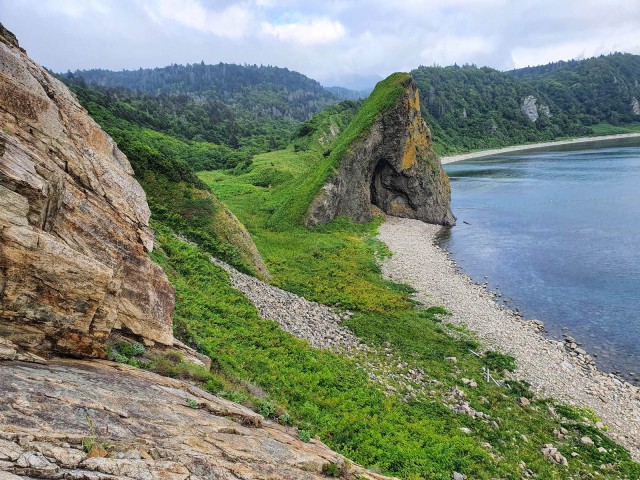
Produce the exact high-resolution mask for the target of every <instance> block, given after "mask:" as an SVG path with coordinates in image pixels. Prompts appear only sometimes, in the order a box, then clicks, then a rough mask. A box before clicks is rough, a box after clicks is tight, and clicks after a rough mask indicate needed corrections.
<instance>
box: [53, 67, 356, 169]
mask: <svg viewBox="0 0 640 480" xmlns="http://www.w3.org/2000/svg"><path fill="white" fill-rule="evenodd" d="M60 78H61V80H63V81H64V82H65V83H67V84H68V85H73V86H75V87H78V88H81V89H89V90H92V91H94V92H97V93H98V94H99V95H101V96H102V97H103V98H102V99H101V102H102V104H103V105H105V106H107V107H108V108H109V109H111V110H112V111H113V112H114V113H115V114H116V115H117V116H118V117H119V118H123V119H126V120H129V121H131V122H132V123H134V124H136V125H139V126H142V127H147V128H151V129H153V130H156V131H159V132H162V133H165V134H168V135H171V136H174V137H176V138H179V139H182V140H194V141H206V142H212V143H215V144H218V145H224V146H227V147H231V148H234V149H235V148H244V149H250V150H252V151H253V152H264V151H268V150H274V149H277V148H283V147H284V146H286V145H287V143H288V141H289V138H290V136H291V134H292V133H293V132H294V131H295V129H296V128H297V126H298V125H299V124H300V122H303V121H306V120H308V119H309V118H310V117H311V115H313V114H314V113H317V112H319V111H321V110H322V109H323V108H325V107H327V106H329V105H331V104H334V103H337V102H339V101H340V100H341V98H344V97H343V96H342V97H339V96H336V95H334V94H332V93H330V92H329V91H327V90H325V89H324V88H323V87H322V86H321V85H320V84H319V83H318V82H316V81H315V80H312V79H310V78H307V77H305V76H304V75H302V74H300V73H297V72H292V71H290V70H288V69H286V68H277V67H271V66H257V65H233V64H223V63H220V64H218V65H205V64H202V63H201V64H193V65H171V66H168V67H165V68H154V69H139V70H132V71H118V72H111V71H108V70H101V69H96V70H83V71H76V72H74V73H71V72H68V73H66V74H64V75H60ZM207 168H211V167H207Z"/></svg>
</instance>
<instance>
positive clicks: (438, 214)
mask: <svg viewBox="0 0 640 480" xmlns="http://www.w3.org/2000/svg"><path fill="white" fill-rule="evenodd" d="M393 78H394V81H396V82H397V83H398V85H399V86H400V87H401V88H402V94H401V95H399V96H398V97H397V99H396V100H395V101H394V103H393V104H392V106H391V107H389V108H388V109H385V110H384V111H381V112H380V113H379V114H378V116H377V118H376V121H375V122H374V124H373V126H372V127H371V129H370V130H368V131H367V132H365V134H364V136H363V137H360V138H357V139H356V140H355V141H354V143H353V144H352V145H351V146H350V148H349V149H348V151H347V152H346V153H345V155H344V156H343V158H342V159H341V160H340V165H339V166H338V168H337V171H336V173H335V174H334V175H333V176H332V178H331V179H330V180H329V181H328V182H327V184H326V185H325V186H324V187H323V188H322V190H321V192H320V193H319V194H318V196H317V197H316V198H315V199H314V200H313V202H312V204H311V206H310V208H309V211H308V214H307V217H306V224H307V225H308V226H314V225H319V224H323V223H327V222H329V221H331V220H333V219H334V218H335V217H337V216H341V215H344V216H347V217H349V218H351V219H353V220H355V221H357V222H366V221H369V220H371V219H372V218H373V215H374V214H375V212H376V211H380V210H382V211H383V212H385V213H387V214H389V215H394V216H398V217H406V218H413V219H417V220H422V221H424V222H428V223H435V224H440V225H453V224H454V223H455V217H454V216H453V214H452V212H451V190H450V187H449V179H448V177H447V175H446V173H445V172H444V170H443V169H442V165H441V164H440V161H439V160H438V158H437V156H436V154H435V152H434V151H433V149H432V142H431V133H430V132H429V129H428V128H427V126H426V125H425V123H424V120H423V119H422V114H421V113H420V97H419V93H418V87H417V85H416V83H415V82H414V80H413V79H412V78H411V77H410V76H409V75H408V74H394V77H393ZM389 80H390V79H387V80H385V82H388V81H389ZM382 83H383V82H381V84H382ZM381 84H379V85H378V86H377V87H376V89H375V90H374V91H373V92H372V93H371V95H370V96H369V98H368V99H367V102H371V104H372V105H375V104H385V103H386V99H384V98H381V97H383V96H385V95H388V94H389V91H387V90H385V89H384V88H381ZM365 107H366V105H365V106H363V107H362V109H361V112H360V113H358V115H361V114H362V111H364V110H365ZM359 121H361V120H360V119H359V118H358V116H356V118H355V119H354V120H353V122H355V123H356V124H357V123H358V122H359Z"/></svg>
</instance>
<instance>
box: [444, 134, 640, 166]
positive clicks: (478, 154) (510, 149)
mask: <svg viewBox="0 0 640 480" xmlns="http://www.w3.org/2000/svg"><path fill="white" fill-rule="evenodd" d="M638 137H640V132H639V133H622V134H619V135H601V136H598V137H580V138H574V139H571V140H559V141H557V142H541V143H531V144H526V145H513V146H511V147H504V148H494V149H491V150H480V151H478V152H469V153H463V154H460V155H451V156H449V157H442V158H440V162H441V163H442V165H446V164H447V163H454V162H461V161H463V160H470V159H472V158H480V157H488V156H489V155H497V154H500V153H510V152H519V151H521V150H535V149H538V148H547V147H559V146H561V145H575V144H580V143H590V142H603V141H607V140H618V139H623V138H638Z"/></svg>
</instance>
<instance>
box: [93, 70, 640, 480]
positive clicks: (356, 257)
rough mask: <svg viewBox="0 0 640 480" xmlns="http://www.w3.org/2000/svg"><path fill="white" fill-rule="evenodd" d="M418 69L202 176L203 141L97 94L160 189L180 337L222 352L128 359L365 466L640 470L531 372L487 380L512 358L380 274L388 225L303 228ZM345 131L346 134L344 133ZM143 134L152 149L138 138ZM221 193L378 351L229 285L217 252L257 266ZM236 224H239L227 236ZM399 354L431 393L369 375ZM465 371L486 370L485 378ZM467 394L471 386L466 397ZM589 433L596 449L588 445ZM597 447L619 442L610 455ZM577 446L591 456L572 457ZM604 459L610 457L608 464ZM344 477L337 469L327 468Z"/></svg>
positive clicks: (503, 472)
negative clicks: (281, 321) (454, 326)
mask: <svg viewBox="0 0 640 480" xmlns="http://www.w3.org/2000/svg"><path fill="white" fill-rule="evenodd" d="M406 79H407V76H406V75H403V74H396V75H394V76H392V77H390V78H389V79H387V80H386V81H384V82H382V83H381V84H379V86H378V88H376V91H374V93H373V94H372V95H371V96H370V98H369V99H368V100H367V101H366V102H364V103H363V104H362V107H360V109H359V110H358V112H357V113H356V110H357V109H358V104H356V103H354V102H345V103H343V104H340V105H336V106H334V107H332V108H329V109H327V110H325V111H323V112H322V113H320V114H319V115H317V116H316V117H314V118H313V119H312V120H311V121H308V122H305V123H298V124H297V125H298V126H297V133H296V134H295V138H294V139H293V140H292V143H291V145H290V146H289V147H288V148H287V149H285V150H280V151H271V152H266V153H262V154H260V155H256V156H254V157H253V159H252V161H250V162H248V161H247V162H240V163H235V164H233V163H230V164H228V165H227V166H228V169H226V170H217V171H211V172H204V173H200V174H199V178H195V177H194V176H193V173H192V170H191V166H192V165H194V163H192V162H191V161H190V160H189V155H188V154H185V155H184V156H181V155H182V154H181V153H180V152H184V150H182V149H183V148H188V147H189V145H191V146H193V145H192V144H190V143H189V142H193V141H194V140H193V139H189V138H186V139H176V138H173V137H171V134H170V133H167V132H165V133H159V132H154V133H151V131H147V130H148V127H144V126H142V125H140V124H138V123H136V122H133V121H129V120H123V119H122V118H120V117H119V116H118V115H116V114H115V113H114V112H115V110H114V109H113V108H112V107H105V106H104V105H103V104H101V103H100V102H94V103H93V104H92V103H91V102H88V101H86V99H85V101H86V102H87V103H86V105H89V106H88V107H87V108H89V110H90V112H91V113H92V114H94V115H95V117H96V118H97V119H98V121H99V122H100V123H101V124H102V125H103V126H104V127H105V129H106V130H107V131H108V132H109V133H111V132H114V138H116V141H117V142H118V144H119V146H121V148H122V149H123V150H124V151H126V152H128V154H130V155H131V157H130V160H131V162H132V164H133V166H134V169H135V171H136V175H137V177H138V178H139V179H140V180H141V182H142V185H143V187H144V188H145V190H146V191H147V195H148V197H149V201H150V206H151V209H152V213H153V217H152V218H153V222H152V226H153V228H154V230H155V231H156V235H157V242H156V248H155V250H154V251H153V253H152V254H151V256H152V258H153V259H154V260H155V261H156V262H157V263H158V264H159V265H161V266H162V267H163V269H164V270H165V272H166V273H167V275H168V276H169V278H170V280H171V282H172V283H173V285H174V286H175V287H176V300H177V302H176V309H175V317H174V332H175V334H176V336H177V337H178V338H180V339H182V340H183V341H184V342H186V343H187V344H189V345H190V346H192V347H194V348H196V349H198V350H199V351H201V352H203V353H205V354H206V355H208V356H209V357H210V358H211V359H212V362H213V363H212V368H211V370H210V371H207V370H206V369H203V368H202V367H197V366H195V365H193V364H190V363H189V362H185V361H184V359H182V358H181V356H180V355H176V354H175V353H171V352H168V353H165V354H163V355H160V354H158V355H155V356H154V355H151V354H149V353H148V352H145V353H142V354H133V351H136V347H130V348H129V349H127V348H125V347H124V346H121V345H116V346H115V347H114V349H115V351H116V352H117V355H122V356H123V357H124V358H126V359H127V360H126V361H127V363H133V362H136V363H137V365H138V366H140V367H142V368H149V369H152V370H154V371H158V372H160V373H163V374H165V375H169V376H174V377H181V378H189V379H191V380H192V381H194V382H196V383H199V384H200V385H202V386H203V387H204V388H206V389H207V390H208V391H210V392H213V393H216V394H219V395H222V396H224V397H225V398H228V399H230V400H233V401H237V402H241V403H243V404H245V405H247V406H249V407H251V408H254V409H255V410H257V411H260V412H262V413H263V414H265V415H266V416H268V417H270V418H274V419H278V421H279V422H280V423H282V424H294V425H296V426H297V427H298V429H299V430H298V432H299V437H300V439H301V440H303V441H310V440H311V438H313V437H314V436H317V437H319V438H320V439H321V440H322V441H324V442H326V443H327V444H329V445H330V446H331V447H333V448H334V449H336V450H338V451H339V452H341V453H343V454H344V455H346V456H347V457H349V458H351V459H353V460H354V461H356V462H358V463H360V464H363V465H365V466H367V467H369V468H372V469H374V470H377V471H381V472H383V473H386V474H392V475H397V476H400V477H402V478H406V479H418V478H434V479H450V478H451V474H452V472H453V471H459V472H463V473H465V474H467V475H469V476H473V477H474V478H479V479H489V478H498V477H500V478H520V477H521V476H522V474H523V472H522V469H521V466H520V463H521V462H524V463H525V464H526V466H527V468H528V469H531V470H532V471H533V472H535V474H536V475H538V477H539V478H551V479H564V478H588V477H589V476H592V475H595V474H598V475H601V476H602V478H629V479H631V478H637V477H638V475H640V466H638V465H637V464H635V463H633V462H632V461H631V459H630V456H629V454H628V452H626V451H625V450H624V449H623V448H621V447H620V446H617V445H615V444H614V443H612V442H611V441H610V440H609V439H608V438H607V437H606V436H605V435H604V434H603V433H602V432H599V431H598V430H597V429H595V427H594V419H593V418H589V417H587V418H586V419H585V418H582V417H583V416H584V415H582V416H579V415H580V414H581V413H582V412H575V411H574V410H572V409H566V407H562V406H559V405H556V404H555V402H553V401H551V400H540V399H535V400H532V401H531V403H530V405H528V406H523V405H521V404H520V403H518V399H520V398H521V397H522V396H528V397H532V395H531V392H529V391H528V389H527V385H526V384H524V383H522V382H516V381H511V380H509V381H507V382H505V384H504V386H498V385H496V384H495V383H493V382H486V381H484V380H483V378H484V376H483V374H484V372H485V371H486V369H487V368H488V369H489V370H490V371H491V374H492V375H493V376H494V377H495V378H496V379H498V380H504V377H503V371H504V370H511V369H512V368H513V359H512V358H510V357H508V356H506V355H501V354H498V353H491V352H485V354H484V355H481V356H477V355H476V354H475V353H474V352H476V353H477V352H481V350H482V349H481V346H480V345H478V343H477V342H476V340H475V339H474V338H473V337H472V336H470V335H468V334H466V333H465V332H464V331H458V330H456V331H455V335H451V328H450V327H449V326H448V325H446V324H443V323H442V321H441V317H442V315H443V313H444V312H443V311H442V309H439V308H434V309H428V310H421V309H418V308H416V305H415V303H414V302H413V301H412V299H411V297H410V294H411V291H410V289H409V288H407V287H406V286H403V285H397V284H393V283H391V282H388V281H385V280H383V279H382V278H381V275H380V268H379V265H378V262H377V259H379V258H384V257H385V256H387V255H388V254H389V252H388V250H387V249H386V247H385V246H384V245H383V244H382V243H380V242H379V241H377V240H376V239H375V232H376V228H377V225H378V223H377V221H374V222H371V223H369V224H365V225H356V224H353V223H351V222H349V221H347V220H345V219H338V220H336V221H334V222H332V223H331V224H329V225H325V226H322V227H319V228H316V229H314V230H308V229H305V228H303V227H302V226H301V223H300V219H301V217H302V216H303V215H304V213H305V212H306V210H307V208H308V205H309V203H310V201H311V199H312V198H313V196H315V194H316V192H317V191H318V189H319V188H320V187H321V185H322V184H323V183H324V181H325V180H326V178H327V177H328V175H330V174H331V172H332V171H333V168H335V165H337V162H338V161H339V160H340V158H341V156H342V155H343V154H344V153H345V152H347V151H348V148H349V147H350V145H351V144H352V143H353V142H354V141H358V139H360V138H361V136H362V135H363V134H364V133H366V132H367V131H368V129H369V128H370V127H371V125H372V124H373V121H374V120H375V116H376V115H377V114H378V113H380V112H383V111H384V110H385V109H386V108H388V107H389V106H390V105H392V104H393V102H394V101H395V100H396V99H397V98H398V95H399V94H400V93H401V91H402V90H401V84H402V82H404V81H405V80H406ZM81 88H82V87H81ZM176 88H177V87H176ZM89 98H91V97H89ZM136 108H137V107H136ZM234 108H235V107H234ZM123 122H124V123H123ZM145 129H146V130H145ZM336 131H340V132H342V134H341V135H339V136H338V137H337V138H335V139H334V136H335V133H332V132H336ZM156 135H158V136H156ZM136 141H139V143H140V145H135V148H134V145H133V144H134V143H135V142H136ZM171 141H175V142H181V143H177V144H175V145H178V146H177V147H175V148H176V150H175V151H176V152H177V153H176V154H175V155H174V154H172V153H170V151H169V149H168V147H166V146H165V143H170V144H171V145H174V144H172V143H171ZM175 145H174V146H175ZM185 145H186V147H185ZM205 184H206V185H205ZM208 188H211V190H212V191H213V192H215V194H216V195H217V196H218V197H219V198H220V199H222V201H224V202H225V203H226V204H227V205H228V206H229V207H230V210H231V211H233V212H234V213H235V215H237V216H238V218H239V219H240V220H241V221H242V222H243V223H244V224H245V225H246V227H247V229H248V230H249V231H250V233H251V235H252V237H253V239H254V241H255V242H256V244H257V246H258V249H259V251H260V253H261V254H262V256H263V258H264V259H265V261H266V262H267V265H268V267H269V269H270V271H271V273H272V275H273V283H274V284H276V285H278V286H280V287H282V288H284V289H286V290H289V291H292V292H294V293H297V294H300V295H303V296H305V297H306V298H308V299H311V300H315V301H318V302H321V303H324V304H327V305H332V306H335V307H336V308H338V309H348V310H350V311H351V312H353V315H352V316H351V318H350V319H349V320H348V321H346V322H345V325H347V326H348V327H349V328H350V329H351V330H352V331H353V333H354V334H355V335H357V336H358V337H360V338H361V339H362V340H363V341H364V342H366V343H367V344H368V345H370V346H371V347H372V350H371V351H370V352H369V353H367V354H364V353H362V352H360V353H359V354H354V355H353V356H349V357H346V356H342V355H338V354H336V353H332V352H328V351H322V350H317V349H314V348H311V347H310V346H309V344H308V343H306V342H305V341H302V340H299V339H296V338H294V337H292V336H291V335H289V334H287V333H285V332H284V331H282V330H281V329H280V328H279V327H278V325H277V324H275V323H274V322H271V321H266V320H263V319H261V318H260V317H259V315H258V312H257V311H256V309H255V307H254V306H253V305H252V304H251V303H250V302H249V300H248V299H247V298H246V297H245V296H244V295H242V294H240V293H239V292H238V291H237V290H235V289H233V288H232V287H231V285H230V281H229V277H228V274H227V273H226V272H225V271H224V270H222V269H221V268H219V267H218V266H216V265H215V264H212V263H211V262H210V256H211V255H212V254H213V255H216V256H220V257H221V258H222V259H224V260H227V261H231V262H232V263H234V264H235V265H237V266H240V267H241V268H244V269H245V270H246V271H251V265H249V264H247V263H246V262H245V261H243V260H242V258H241V257H240V253H237V254H236V253H234V250H233V249H234V248H235V249H236V250H235V251H237V250H238V249H239V247H238V246H237V245H229V244H228V242H227V241H226V240H225V236H224V235H221V234H220V229H221V227H220V224H219V222H218V221H216V220H215V213H216V212H220V211H224V210H223V209H224V208H225V207H224V205H222V204H221V203H219V201H218V200H217V198H216V197H215V196H213V195H212V194H211V193H210V192H209V190H208ZM236 227H237V224H235V223H230V224H228V228H229V230H230V231H231V230H233V229H234V228H236ZM176 234H181V235H182V236H184V237H186V239H183V238H182V237H181V236H179V235H176ZM185 240H188V241H185ZM228 249H231V250H228ZM387 352H391V353H387ZM387 355H392V357H388V356H387ZM447 357H456V362H455V363H452V362H447V361H445V358H447ZM389 358H391V360H392V361H393V362H394V365H395V363H396V362H400V363H404V364H406V365H407V366H406V368H407V369H411V370H414V371H421V372H424V375H425V378H426V380H427V381H431V383H429V384H428V385H429V389H428V390H427V391H426V392H424V391H421V390H420V387H421V385H419V384H418V383H416V384H412V383H411V382H409V383H408V384H407V383H406V382H400V381H398V379H397V378H394V377H392V376H391V374H389V375H387V376H385V375H386V374H385V373H384V371H380V370H381V369H378V370H377V373H376V374H375V375H376V378H378V379H379V378H382V379H383V381H382V383H377V382H376V381H374V380H372V378H370V376H369V374H370V373H374V372H372V371H369V370H368V367H366V365H367V364H368V363H370V364H372V365H378V366H381V365H386V364H387V363H388V362H389V361H390V360H389ZM391 367H393V366H391ZM463 379H474V380H475V381H476V382H477V386H476V387H472V386H468V385H467V384H466V383H465V382H463ZM409 387H411V388H409ZM457 389H459V390H463V391H464V396H463V398H461V397H460V395H461V394H459V393H456V392H458V390H457ZM416 392H417V393H416ZM459 401H464V402H467V403H468V405H469V407H470V408H472V409H474V410H475V411H479V412H484V413H486V414H487V415H488V416H489V417H488V418H473V417H471V416H470V415H466V414H460V413H455V412H454V411H453V410H452V408H450V407H452V406H454V405H456V404H457V402H459ZM554 408H555V412H556V413H554ZM563 409H564V410H563ZM463 429H464V430H463ZM561 429H566V431H567V433H566V434H563V437H562V438H559V437H558V436H557V434H555V433H554V431H560V430H561ZM584 432H589V435H591V436H592V438H593V440H594V442H595V447H589V446H584V445H582V444H581V443H580V437H581V436H582V435H584ZM547 443H553V444H554V445H555V446H556V447H557V448H559V449H560V452H561V453H562V454H563V455H565V456H566V457H567V458H569V466H567V467H562V466H554V465H551V464H549V463H548V462H547V461H546V460H544V458H543V457H542V455H541V453H540V449H541V448H542V446H543V445H545V444H547ZM487 444H488V445H487ZM600 446H603V447H604V448H606V449H607V452H606V453H600V452H599V451H598V450H597V448H598V447H600ZM573 451H575V452H578V453H579V454H580V455H579V456H578V457H576V458H573V457H571V452H573ZM603 463H606V464H610V467H607V469H605V470H601V469H600V465H601V464H603ZM335 473H338V472H337V471H336V469H335V468H333V467H330V466H327V470H326V472H325V474H326V475H333V474H335Z"/></svg>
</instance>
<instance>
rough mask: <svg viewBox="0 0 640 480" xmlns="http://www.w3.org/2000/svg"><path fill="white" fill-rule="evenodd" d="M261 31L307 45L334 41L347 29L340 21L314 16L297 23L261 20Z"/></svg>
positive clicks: (282, 39) (342, 35)
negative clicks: (277, 22) (275, 22)
mask: <svg viewBox="0 0 640 480" xmlns="http://www.w3.org/2000/svg"><path fill="white" fill-rule="evenodd" d="M261 33H262V34H263V35H265V36H270V37H274V38H277V39H278V40H281V41H283V42H292V43H295V44H298V45H306V46H309V45H323V44H327V43H333V42H336V41H338V40H340V39H342V38H343V37H344V36H345V35H346V33H347V29H346V28H345V27H344V25H342V23H340V22H337V21H334V20H330V19H327V18H315V19H313V20H308V21H302V22H297V23H283V24H273V23H269V22H263V23H262V28H261Z"/></svg>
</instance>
